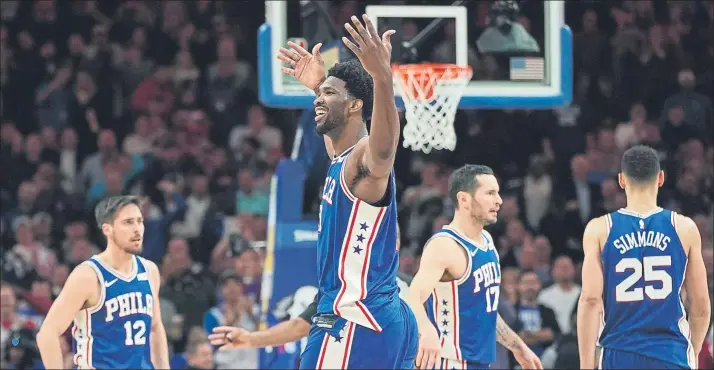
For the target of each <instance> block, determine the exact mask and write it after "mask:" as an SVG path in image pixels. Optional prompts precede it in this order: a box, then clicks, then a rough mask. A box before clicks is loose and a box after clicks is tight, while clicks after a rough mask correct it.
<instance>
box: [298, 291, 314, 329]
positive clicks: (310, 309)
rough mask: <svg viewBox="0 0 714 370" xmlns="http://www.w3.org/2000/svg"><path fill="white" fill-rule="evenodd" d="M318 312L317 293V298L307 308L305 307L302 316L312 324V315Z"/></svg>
mask: <svg viewBox="0 0 714 370" xmlns="http://www.w3.org/2000/svg"><path fill="white" fill-rule="evenodd" d="M316 313H317V295H315V299H314V300H313V301H312V303H310V305H309V306H307V308H305V311H303V312H302V313H301V314H300V318H301V319H303V320H305V321H306V322H307V323H308V324H310V325H312V316H313V315H315V314H316Z"/></svg>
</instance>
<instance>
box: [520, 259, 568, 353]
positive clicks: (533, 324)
mask: <svg viewBox="0 0 714 370" xmlns="http://www.w3.org/2000/svg"><path fill="white" fill-rule="evenodd" d="M518 285H519V286H518V294H519V301H518V303H517V304H516V307H515V308H516V312H517V313H518V321H519V324H520V325H519V326H518V327H517V328H518V333H519V335H520V336H521V338H523V341H524V342H526V344H528V346H529V347H530V348H531V350H533V352H535V353H536V354H537V355H538V356H541V355H542V354H543V352H544V351H545V349H546V348H548V346H550V345H551V344H552V343H553V341H555V340H556V339H557V338H558V336H559V335H560V327H559V326H558V321H557V320H556V318H555V313H553V310H551V309H550V308H548V307H546V306H544V305H542V304H538V302H537V300H536V299H537V297H538V293H540V289H541V283H540V278H539V277H538V273H536V272H535V271H532V270H526V271H524V272H523V273H522V274H521V277H520V281H519V283H518Z"/></svg>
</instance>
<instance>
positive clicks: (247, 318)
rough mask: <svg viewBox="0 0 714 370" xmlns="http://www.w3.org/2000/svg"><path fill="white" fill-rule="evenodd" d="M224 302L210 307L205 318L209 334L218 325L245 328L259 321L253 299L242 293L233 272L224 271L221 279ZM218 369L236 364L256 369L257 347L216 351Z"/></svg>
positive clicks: (238, 278)
mask: <svg viewBox="0 0 714 370" xmlns="http://www.w3.org/2000/svg"><path fill="white" fill-rule="evenodd" d="M219 284H220V287H221V290H222V298H223V302H222V303H221V304H220V305H219V306H216V307H213V308H211V309H210V310H209V311H208V312H207V313H206V315H205V318H204V330H205V331H206V332H207V333H212V332H213V329H214V328H216V327H218V326H233V327H241V328H244V329H246V330H248V331H254V330H256V328H257V325H258V320H257V317H256V314H255V312H254V309H255V306H254V303H253V300H252V299H251V298H250V297H248V296H247V295H245V291H244V289H245V287H244V285H243V282H242V281H241V279H240V277H239V276H238V275H236V274H233V273H232V272H227V273H224V274H223V275H222V276H221V279H220V283H219ZM215 361H216V364H217V366H218V368H219V369H228V368H236V367H239V368H241V369H257V367H258V351H257V350H256V349H250V348H248V349H231V350H228V351H221V352H217V355H216V357H215Z"/></svg>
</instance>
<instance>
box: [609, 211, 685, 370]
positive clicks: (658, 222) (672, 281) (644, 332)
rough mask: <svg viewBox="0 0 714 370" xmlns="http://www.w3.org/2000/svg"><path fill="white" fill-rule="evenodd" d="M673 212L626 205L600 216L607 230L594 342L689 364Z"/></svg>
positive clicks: (681, 266) (681, 258)
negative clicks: (640, 212)
mask: <svg viewBox="0 0 714 370" xmlns="http://www.w3.org/2000/svg"><path fill="white" fill-rule="evenodd" d="M675 215H676V213H674V212H672V211H669V210H665V209H662V208H658V209H657V210H655V211H652V212H650V213H649V214H646V215H638V214H636V213H634V212H632V211H629V210H626V209H620V210H619V211H616V212H613V213H610V214H608V215H606V216H605V219H606V222H607V225H608V227H609V229H610V231H609V235H608V238H607V242H606V243H605V246H604V247H603V250H602V253H601V259H602V268H603V278H604V279H603V281H604V285H603V300H604V305H605V310H604V318H603V322H602V323H601V324H602V325H603V327H602V328H601V334H600V338H599V342H600V345H601V346H602V347H603V348H605V349H611V350H619V351H626V352H632V353H637V354H639V355H641V356H645V357H650V358H654V359H659V360H661V361H665V362H669V363H672V364H675V365H678V366H681V367H687V368H692V367H695V366H694V363H695V362H694V361H695V358H694V357H695V356H694V351H693V347H692V345H691V343H690V341H689V338H690V333H689V323H688V322H687V318H686V313H685V311H684V305H683V303H682V300H681V297H680V292H681V289H682V284H683V283H684V274H685V270H686V266H687V256H686V255H685V253H684V249H683V248H682V243H681V241H680V240H679V236H678V235H677V231H676V217H675Z"/></svg>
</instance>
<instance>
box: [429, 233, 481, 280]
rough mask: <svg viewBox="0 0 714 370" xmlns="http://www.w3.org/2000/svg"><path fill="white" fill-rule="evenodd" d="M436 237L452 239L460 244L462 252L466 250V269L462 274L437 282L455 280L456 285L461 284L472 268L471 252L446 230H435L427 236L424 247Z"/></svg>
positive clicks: (466, 278)
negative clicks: (434, 232) (453, 278)
mask: <svg viewBox="0 0 714 370" xmlns="http://www.w3.org/2000/svg"><path fill="white" fill-rule="evenodd" d="M438 238H446V239H449V240H451V241H454V242H456V244H458V245H460V246H461V247H462V248H463V250H464V252H466V271H465V272H464V274H463V276H461V277H459V278H458V279H455V280H451V281H440V282H439V283H451V282H456V285H461V284H463V283H464V282H465V281H466V280H468V278H469V276H471V268H472V266H471V252H470V251H469V249H468V248H467V247H466V246H465V245H464V244H462V243H461V241H459V240H457V239H456V238H454V237H453V236H452V235H451V234H449V233H446V232H437V233H436V234H434V235H432V236H431V238H429V240H427V241H426V244H424V248H426V247H427V246H428V245H429V243H430V242H431V241H432V240H434V239H438Z"/></svg>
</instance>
